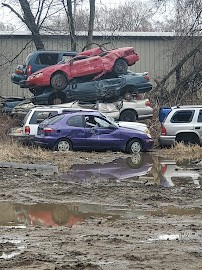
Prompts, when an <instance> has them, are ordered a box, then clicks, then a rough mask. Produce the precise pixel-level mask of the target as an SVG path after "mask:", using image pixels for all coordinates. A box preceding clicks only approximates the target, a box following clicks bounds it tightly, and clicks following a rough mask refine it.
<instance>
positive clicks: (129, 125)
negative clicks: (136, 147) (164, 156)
mask: <svg viewBox="0 0 202 270" xmlns="http://www.w3.org/2000/svg"><path fill="white" fill-rule="evenodd" d="M118 126H119V127H123V128H130V129H136V130H140V131H143V132H145V131H146V130H147V129H148V127H147V125H146V124H143V123H138V122H124V121H120V122H118Z"/></svg>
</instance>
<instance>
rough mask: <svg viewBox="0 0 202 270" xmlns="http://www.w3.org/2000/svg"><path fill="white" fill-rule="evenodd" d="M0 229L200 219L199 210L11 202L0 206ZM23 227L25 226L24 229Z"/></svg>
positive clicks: (76, 203) (73, 203)
mask: <svg viewBox="0 0 202 270" xmlns="http://www.w3.org/2000/svg"><path fill="white" fill-rule="evenodd" d="M0 208H1V211H0V226H10V227H12V228H13V227H15V228H16V227H20V228H25V227H24V226H26V227H28V226H42V227H57V226H72V225H74V224H77V223H80V222H84V221H85V220H87V219H90V220H93V219H96V218H103V219H106V220H116V219H128V218H130V219H137V218H138V219H140V218H148V217H151V216H168V215H176V216H182V215H201V208H190V209H183V208H177V207H171V206H167V207H162V208H159V209H156V210H149V209H143V208H142V209H141V208H140V207H139V208H134V207H133V208H130V207H129V206H128V205H109V204H93V203H84V202H71V203H63V204H53V203H52V204H47V203H38V204H34V205H23V204H17V203H10V202H0ZM23 225H24V226H23Z"/></svg>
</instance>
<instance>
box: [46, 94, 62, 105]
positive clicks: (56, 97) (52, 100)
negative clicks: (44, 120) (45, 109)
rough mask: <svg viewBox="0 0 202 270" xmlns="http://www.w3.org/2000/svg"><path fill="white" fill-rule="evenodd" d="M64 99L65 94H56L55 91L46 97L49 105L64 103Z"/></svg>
mask: <svg viewBox="0 0 202 270" xmlns="http://www.w3.org/2000/svg"><path fill="white" fill-rule="evenodd" d="M65 101H66V98H65V95H62V94H57V93H54V94H52V95H50V97H49V98H48V104H49V105H58V104H62V103H65Z"/></svg>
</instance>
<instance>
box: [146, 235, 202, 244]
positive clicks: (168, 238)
mask: <svg viewBox="0 0 202 270" xmlns="http://www.w3.org/2000/svg"><path fill="white" fill-rule="evenodd" d="M194 239H195V240H197V239H199V235H198V234H195V235H193V234H187V233H186V234H183V233H182V234H162V235H158V236H156V237H154V238H149V239H148V240H147V242H153V241H178V240H179V241H181V240H184V241H186V240H194Z"/></svg>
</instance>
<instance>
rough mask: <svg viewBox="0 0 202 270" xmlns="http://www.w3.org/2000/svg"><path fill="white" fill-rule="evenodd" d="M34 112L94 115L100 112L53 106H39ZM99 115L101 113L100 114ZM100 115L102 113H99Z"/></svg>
mask: <svg viewBox="0 0 202 270" xmlns="http://www.w3.org/2000/svg"><path fill="white" fill-rule="evenodd" d="M31 110H32V111H44V112H46V111H53V110H60V111H63V112H66V113H67V112H71V113H74V112H85V113H86V112H92V113H96V112H98V111H96V110H91V109H80V108H67V107H61V106H57V105H53V106H37V107H34V108H31ZM98 113H99V112H98ZM99 114H100V113H99Z"/></svg>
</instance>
